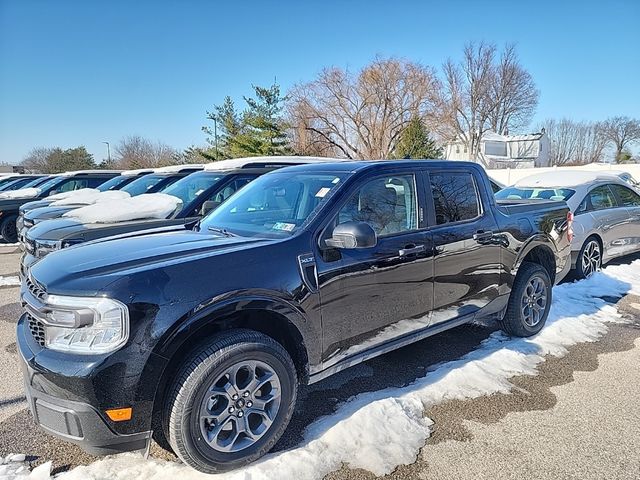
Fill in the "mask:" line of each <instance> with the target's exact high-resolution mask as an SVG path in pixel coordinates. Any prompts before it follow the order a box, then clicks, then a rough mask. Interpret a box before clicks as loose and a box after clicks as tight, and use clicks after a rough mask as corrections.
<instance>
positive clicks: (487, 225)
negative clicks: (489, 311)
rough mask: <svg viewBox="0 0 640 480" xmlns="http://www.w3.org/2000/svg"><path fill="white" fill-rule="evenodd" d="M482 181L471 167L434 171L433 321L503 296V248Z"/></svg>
mask: <svg viewBox="0 0 640 480" xmlns="http://www.w3.org/2000/svg"><path fill="white" fill-rule="evenodd" d="M481 182H482V179H481V177H480V176H479V175H478V174H477V173H476V172H474V171H472V170H471V169H467V170H465V169H461V170H449V169H446V170H430V171H429V179H428V187H427V197H428V203H429V206H428V207H429V209H430V215H429V216H430V223H431V225H432V228H431V233H432V235H433V245H434V249H435V254H434V284H433V304H434V305H433V307H434V311H433V317H432V320H433V321H432V323H433V324H434V325H435V324H437V323H442V322H446V321H447V320H452V319H454V318H458V317H462V316H466V315H472V314H475V313H476V312H477V311H478V310H480V309H481V308H483V307H485V306H486V305H487V304H488V303H489V302H491V301H492V300H493V299H495V298H497V297H498V295H499V288H500V274H501V268H502V267H501V248H502V247H500V244H499V242H497V241H496V238H497V237H496V235H497V234H498V232H497V231H496V229H497V224H496V221H495V219H494V217H493V212H492V210H491V205H492V203H491V202H490V200H489V198H488V197H487V192H486V190H487V189H486V187H485V186H484V184H483V183H481Z"/></svg>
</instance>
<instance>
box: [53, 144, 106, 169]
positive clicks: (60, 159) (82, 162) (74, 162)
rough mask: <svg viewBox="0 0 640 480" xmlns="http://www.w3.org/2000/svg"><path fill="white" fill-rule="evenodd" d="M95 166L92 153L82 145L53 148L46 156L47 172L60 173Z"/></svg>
mask: <svg viewBox="0 0 640 480" xmlns="http://www.w3.org/2000/svg"><path fill="white" fill-rule="evenodd" d="M92 168H96V164H95V162H94V161H93V155H91V154H90V153H89V152H87V149H86V148H84V147H76V148H68V149H66V150H62V149H61V148H54V149H53V150H52V151H51V153H50V154H49V155H48V157H47V172H46V173H60V172H68V171H74V170H88V169H92Z"/></svg>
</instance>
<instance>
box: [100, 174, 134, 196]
mask: <svg viewBox="0 0 640 480" xmlns="http://www.w3.org/2000/svg"><path fill="white" fill-rule="evenodd" d="M129 179H131V177H130V176H129V175H118V176H117V177H113V178H112V179H111V180H107V181H106V182H104V183H102V184H100V186H99V187H98V188H97V189H98V190H100V191H101V192H107V191H109V190H118V187H120V185H122V184H123V183H125V182H126V181H128V180H129Z"/></svg>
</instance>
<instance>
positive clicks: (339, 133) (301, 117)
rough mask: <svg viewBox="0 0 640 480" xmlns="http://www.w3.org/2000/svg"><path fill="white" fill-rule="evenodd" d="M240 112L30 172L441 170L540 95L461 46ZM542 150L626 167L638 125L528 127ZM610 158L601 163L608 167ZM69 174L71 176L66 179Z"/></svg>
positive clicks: (472, 152)
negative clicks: (412, 161) (545, 145)
mask: <svg viewBox="0 0 640 480" xmlns="http://www.w3.org/2000/svg"><path fill="white" fill-rule="evenodd" d="M252 90H253V92H252V95H251V96H245V97H243V99H242V104H241V105H240V106H238V105H237V104H236V102H234V100H233V99H232V98H231V97H229V96H227V97H225V98H224V101H223V102H222V103H221V104H219V105H214V106H213V108H212V109H211V110H209V111H207V112H206V120H207V122H206V125H205V126H203V127H202V131H203V132H204V134H205V142H206V144H205V145H204V146H191V147H189V148H187V149H185V150H183V151H179V150H177V149H174V148H172V147H170V146H168V145H165V144H164V143H162V142H156V143H154V142H151V141H149V140H147V139H144V138H142V137H139V136H130V137H126V138H124V139H122V140H121V141H120V142H119V143H118V144H117V145H116V146H115V148H114V149H113V150H114V155H113V158H112V159H111V161H110V162H109V161H102V162H100V163H98V164H96V162H95V161H94V159H93V157H92V156H91V155H90V154H89V153H88V152H87V151H86V149H84V147H77V148H74V149H67V150H62V149H60V148H52V149H42V148H40V149H34V150H33V151H32V152H31V153H30V154H29V156H28V157H27V158H26V159H25V160H24V162H23V164H24V165H25V166H27V167H28V168H32V169H37V170H39V171H43V172H46V173H55V172H57V171H60V169H61V168H66V169H67V170H69V169H79V168H94V167H102V168H106V167H110V168H143V167H154V166H163V165H168V164H176V163H200V162H207V161H212V160H220V159H225V158H237V157H247V156H259V155H312V156H331V157H344V158H352V159H380V158H441V157H442V154H443V148H442V147H443V146H444V145H446V144H447V143H448V142H450V141H452V140H457V141H461V142H462V143H463V145H464V146H465V147H466V150H465V151H467V152H469V156H470V159H472V160H474V159H479V158H480V157H481V155H480V153H481V152H480V145H481V143H480V141H481V139H482V137H483V135H485V134H486V133H487V132H488V131H493V132H496V133H499V134H503V135H506V134H509V133H516V132H522V131H523V129H525V128H526V127H528V126H529V125H530V123H531V120H532V118H533V116H534V114H535V112H536V109H537V106H538V102H539V98H540V92H539V90H538V89H537V87H536V84H535V82H534V80H533V77H532V75H531V73H530V72H529V71H528V70H527V69H526V68H525V67H524V66H523V65H522V64H521V62H520V60H519V58H518V55H517V51H516V48H515V46H514V45H506V46H504V47H503V48H502V49H499V48H498V47H497V46H496V45H495V44H491V43H485V42H480V43H468V44H467V45H466V46H465V47H464V50H463V52H462V56H461V58H460V59H459V60H452V59H447V60H446V61H445V62H444V63H443V64H442V66H441V67H440V68H439V69H436V68H434V67H431V66H427V65H423V64H421V63H419V62H414V61H410V60H407V59H403V58H383V57H376V58H374V59H373V61H371V62H370V63H369V64H368V65H365V66H364V67H362V68H361V69H358V70H349V69H343V68H338V67H329V68H325V69H323V70H322V71H320V72H319V73H318V75H316V77H315V78H313V79H312V80H310V81H308V82H302V83H299V84H296V85H294V86H293V87H291V88H290V89H289V90H288V91H287V92H282V91H281V88H280V86H279V85H278V84H277V83H275V82H274V84H273V85H270V86H266V87H265V86H257V85H254V86H253V87H252ZM538 128H539V129H542V128H544V129H545V131H546V134H547V135H548V138H549V140H550V144H551V148H550V155H551V161H552V163H553V164H555V165H569V164H575V165H580V164H585V163H590V162H594V161H603V160H605V157H606V156H607V155H608V152H609V151H611V150H613V158H614V160H615V161H617V162H624V161H629V160H631V153H630V150H629V147H630V146H631V145H633V144H634V143H636V142H638V141H640V121H639V120H637V119H632V118H628V117H613V118H610V119H607V120H605V121H602V122H581V121H575V120H572V119H569V118H563V119H548V120H546V121H545V122H543V123H542V124H541V125H539V126H538ZM609 158H610V157H609ZM76 167H77V168H76Z"/></svg>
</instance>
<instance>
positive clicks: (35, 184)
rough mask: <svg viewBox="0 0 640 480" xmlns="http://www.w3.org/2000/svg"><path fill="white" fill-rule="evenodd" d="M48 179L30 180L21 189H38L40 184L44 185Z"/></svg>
mask: <svg viewBox="0 0 640 480" xmlns="http://www.w3.org/2000/svg"><path fill="white" fill-rule="evenodd" d="M48 178H49V177H38V178H34V179H33V180H31V181H30V182H29V183H27V184H26V185H25V186H24V187H22V188H34V187H39V186H40V185H41V184H43V183H45V182H47V181H48Z"/></svg>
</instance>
